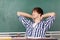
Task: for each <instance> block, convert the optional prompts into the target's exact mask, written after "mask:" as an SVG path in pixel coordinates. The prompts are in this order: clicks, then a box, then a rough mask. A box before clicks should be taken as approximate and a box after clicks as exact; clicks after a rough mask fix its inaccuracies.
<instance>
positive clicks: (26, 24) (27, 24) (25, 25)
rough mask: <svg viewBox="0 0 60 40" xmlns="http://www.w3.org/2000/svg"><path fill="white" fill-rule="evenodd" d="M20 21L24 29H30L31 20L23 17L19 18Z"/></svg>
mask: <svg viewBox="0 0 60 40" xmlns="http://www.w3.org/2000/svg"><path fill="white" fill-rule="evenodd" d="M18 19H19V21H20V22H22V24H23V25H24V27H28V26H29V24H30V22H31V21H30V20H28V19H27V18H26V17H23V16H18Z"/></svg>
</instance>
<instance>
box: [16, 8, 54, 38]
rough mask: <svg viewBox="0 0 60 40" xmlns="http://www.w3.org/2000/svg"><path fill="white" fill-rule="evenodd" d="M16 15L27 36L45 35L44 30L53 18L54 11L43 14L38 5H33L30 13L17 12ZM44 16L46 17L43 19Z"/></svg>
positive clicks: (48, 26)
mask: <svg viewBox="0 0 60 40" xmlns="http://www.w3.org/2000/svg"><path fill="white" fill-rule="evenodd" d="M17 15H18V17H19V21H21V22H22V23H23V25H24V26H25V28H26V36H27V37H45V34H46V31H47V30H48V29H49V28H50V26H51V24H52V23H53V21H54V20H55V13H54V12H50V13H46V14H43V10H42V9H41V8H40V7H35V8H34V9H33V10H32V15H30V14H28V13H25V12H17ZM26 17H28V18H32V19H33V20H32V21H31V20H28V19H27V18H26ZM44 18H46V19H45V20H43V19H44Z"/></svg>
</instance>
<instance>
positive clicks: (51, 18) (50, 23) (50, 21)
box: [45, 16, 55, 30]
mask: <svg viewBox="0 0 60 40" xmlns="http://www.w3.org/2000/svg"><path fill="white" fill-rule="evenodd" d="M54 20H55V16H49V17H48V18H47V19H46V21H45V28H46V30H48V29H50V27H51V25H52V24H53V22H54Z"/></svg>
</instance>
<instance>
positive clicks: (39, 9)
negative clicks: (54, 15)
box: [32, 7, 43, 15]
mask: <svg viewBox="0 0 60 40" xmlns="http://www.w3.org/2000/svg"><path fill="white" fill-rule="evenodd" d="M32 11H37V12H38V14H41V15H43V10H42V9H41V8H40V7H35V8H34V9H33V10H32Z"/></svg>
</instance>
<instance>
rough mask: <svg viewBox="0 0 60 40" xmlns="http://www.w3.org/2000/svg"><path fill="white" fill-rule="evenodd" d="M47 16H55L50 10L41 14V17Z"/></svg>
mask: <svg viewBox="0 0 60 40" xmlns="http://www.w3.org/2000/svg"><path fill="white" fill-rule="evenodd" d="M49 16H55V12H50V13H46V14H43V15H42V18H45V17H49Z"/></svg>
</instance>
